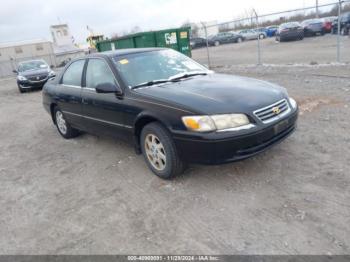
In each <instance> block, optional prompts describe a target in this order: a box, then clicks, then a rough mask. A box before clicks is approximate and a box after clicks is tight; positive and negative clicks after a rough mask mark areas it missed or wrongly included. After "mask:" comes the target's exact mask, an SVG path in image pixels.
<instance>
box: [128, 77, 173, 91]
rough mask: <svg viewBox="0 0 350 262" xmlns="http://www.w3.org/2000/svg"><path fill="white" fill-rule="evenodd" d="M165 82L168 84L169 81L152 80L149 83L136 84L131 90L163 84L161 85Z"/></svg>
mask: <svg viewBox="0 0 350 262" xmlns="http://www.w3.org/2000/svg"><path fill="white" fill-rule="evenodd" d="M167 82H170V80H167V79H159V80H152V81H149V82H144V83H141V84H138V85H136V86H132V87H131V89H136V88H140V87H144V86H153V85H157V84H163V83H167Z"/></svg>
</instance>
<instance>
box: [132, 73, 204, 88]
mask: <svg viewBox="0 0 350 262" xmlns="http://www.w3.org/2000/svg"><path fill="white" fill-rule="evenodd" d="M207 74H208V73H207V72H192V73H181V74H177V75H174V76H172V77H170V78H168V79H158V80H152V81H149V82H144V83H141V84H138V85H136V86H132V87H131V89H137V88H140V87H145V86H153V85H157V84H164V83H168V82H177V81H179V80H180V79H183V78H188V77H191V76H198V75H207Z"/></svg>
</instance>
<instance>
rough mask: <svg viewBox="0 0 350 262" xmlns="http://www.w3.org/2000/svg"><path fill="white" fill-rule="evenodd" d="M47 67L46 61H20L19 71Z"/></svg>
mask: <svg viewBox="0 0 350 262" xmlns="http://www.w3.org/2000/svg"><path fill="white" fill-rule="evenodd" d="M47 67H48V66H47V64H46V63H45V62H44V61H40V60H35V61H28V62H23V63H20V64H19V66H18V71H19V72H25V71H32V70H38V69H45V68H47Z"/></svg>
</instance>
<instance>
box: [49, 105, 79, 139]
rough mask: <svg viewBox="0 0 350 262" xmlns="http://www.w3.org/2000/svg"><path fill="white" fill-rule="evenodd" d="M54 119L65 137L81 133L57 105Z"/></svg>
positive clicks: (68, 137)
mask: <svg viewBox="0 0 350 262" xmlns="http://www.w3.org/2000/svg"><path fill="white" fill-rule="evenodd" d="M54 120H55V125H56V127H57V130H58V132H59V133H60V135H61V136H62V137H64V138H65V139H71V138H74V137H77V136H78V135H79V130H77V129H75V128H73V127H72V126H71V125H70V124H69V123H68V122H67V120H66V119H65V118H64V114H63V112H62V111H61V110H60V109H59V108H58V107H57V106H56V107H55V108H54Z"/></svg>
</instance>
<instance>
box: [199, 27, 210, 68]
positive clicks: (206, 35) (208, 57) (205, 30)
mask: <svg viewBox="0 0 350 262" xmlns="http://www.w3.org/2000/svg"><path fill="white" fill-rule="evenodd" d="M201 24H202V26H203V28H204V33H205V40H206V44H207V59H208V68H209V69H210V68H211V64H210V55H209V41H208V31H207V26H206V25H205V23H204V22H201Z"/></svg>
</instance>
